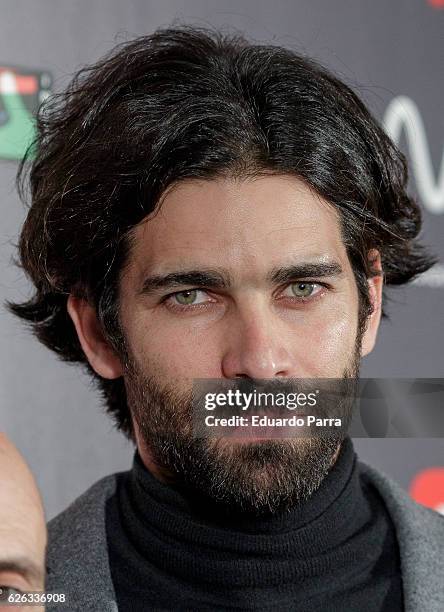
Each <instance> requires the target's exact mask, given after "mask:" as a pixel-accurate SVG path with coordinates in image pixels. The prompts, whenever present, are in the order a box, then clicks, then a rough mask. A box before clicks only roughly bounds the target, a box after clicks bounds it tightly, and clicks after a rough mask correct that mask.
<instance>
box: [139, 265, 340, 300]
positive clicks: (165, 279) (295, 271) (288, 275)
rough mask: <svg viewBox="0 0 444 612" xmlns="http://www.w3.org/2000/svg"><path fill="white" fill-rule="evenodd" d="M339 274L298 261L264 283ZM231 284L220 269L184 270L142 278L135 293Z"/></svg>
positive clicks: (273, 272)
mask: <svg viewBox="0 0 444 612" xmlns="http://www.w3.org/2000/svg"><path fill="white" fill-rule="evenodd" d="M341 274H343V270H342V267H341V265H340V264H339V263H338V262H329V263H326V262H302V263H300V264H296V265H289V266H282V267H279V268H274V269H272V270H271V271H270V272H269V274H268V275H267V280H268V281H269V282H271V283H275V284H277V283H284V282H288V281H291V280H293V279H295V278H308V277H310V278H325V277H334V276H340V275H341ZM231 284H232V279H231V276H230V274H229V273H228V271H227V270H224V269H217V270H215V269H203V270H186V271H177V272H170V273H168V274H164V275H162V274H157V275H153V276H147V277H145V280H144V282H143V285H142V288H141V290H140V292H139V294H140V295H151V294H152V293H155V292H156V291H158V290H159V289H171V288H174V287H181V286H184V285H192V286H194V287H208V288H211V289H227V288H229V287H230V286H231Z"/></svg>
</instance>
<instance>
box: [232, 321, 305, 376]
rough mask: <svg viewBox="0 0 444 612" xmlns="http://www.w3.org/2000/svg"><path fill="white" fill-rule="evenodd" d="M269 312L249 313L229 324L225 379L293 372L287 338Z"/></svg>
mask: <svg viewBox="0 0 444 612" xmlns="http://www.w3.org/2000/svg"><path fill="white" fill-rule="evenodd" d="M271 316H272V315H271V314H268V316H267V313H254V314H253V313H250V316H249V317H248V320H247V321H245V320H237V321H236V323H235V324H234V325H232V326H230V334H229V335H228V342H229V346H228V348H227V350H226V351H225V354H224V356H223V359H222V372H223V375H224V376H225V377H226V378H252V379H256V378H257V379H260V378H274V377H276V376H281V377H289V376H291V375H292V369H293V368H294V363H293V359H292V355H291V353H290V351H289V350H288V346H287V343H288V342H289V338H288V337H287V338H286V337H285V333H284V330H283V329H282V327H280V326H279V325H278V324H277V323H276V322H273V321H271V320H270V318H271Z"/></svg>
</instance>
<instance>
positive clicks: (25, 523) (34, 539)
mask: <svg viewBox="0 0 444 612" xmlns="http://www.w3.org/2000/svg"><path fill="white" fill-rule="evenodd" d="M0 499H1V503H0V608H2V607H3V605H2V604H3V603H11V600H12V602H17V601H19V600H20V599H19V597H20V594H21V593H23V592H25V593H29V592H36V591H43V590H44V585H45V548H46V525H45V518H44V511H43V506H42V501H41V498H40V494H39V491H38V489H37V485H36V483H35V480H34V477H33V475H32V473H31V471H30V469H29V467H28V466H27V464H26V462H25V460H24V459H23V457H22V456H21V454H20V453H19V452H18V450H17V449H16V448H15V446H14V445H13V444H12V443H11V442H10V440H9V439H8V438H7V437H6V435H5V434H3V433H0ZM5 609H6V608H5ZM8 609H11V608H8ZM12 609H17V606H14V608H12ZM20 609H22V608H21V607H20ZM23 609H24V610H28V609H29V608H28V607H24V608H23ZM32 609H33V610H43V609H44V606H34V607H33V608H32Z"/></svg>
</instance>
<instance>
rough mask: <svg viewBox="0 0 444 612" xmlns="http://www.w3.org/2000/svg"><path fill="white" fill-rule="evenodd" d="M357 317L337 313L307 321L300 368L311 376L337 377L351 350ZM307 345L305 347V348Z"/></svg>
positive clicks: (346, 363) (340, 373)
mask: <svg viewBox="0 0 444 612" xmlns="http://www.w3.org/2000/svg"><path fill="white" fill-rule="evenodd" d="M356 326H357V318H356V316H354V315H353V314H352V313H350V312H346V311H343V312H341V311H340V310H338V311H336V312H333V313H329V314H328V315H327V316H323V317H321V318H319V320H318V321H315V322H313V321H312V322H311V324H310V327H309V329H308V330H307V335H308V347H309V348H308V350H307V351H306V358H305V359H304V358H303V357H302V359H303V360H304V362H305V363H304V366H305V367H304V369H306V370H307V371H308V372H310V374H309V375H310V376H313V377H317V376H319V377H332V378H334V377H337V376H341V375H342V373H343V370H344V368H345V367H346V366H347V365H348V364H349V361H350V359H351V358H352V356H353V354H354V351H355V342H356ZM306 346H307V345H306Z"/></svg>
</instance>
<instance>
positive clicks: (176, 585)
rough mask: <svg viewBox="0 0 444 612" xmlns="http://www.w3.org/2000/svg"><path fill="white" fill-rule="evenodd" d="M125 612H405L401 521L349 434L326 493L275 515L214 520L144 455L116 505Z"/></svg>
mask: <svg viewBox="0 0 444 612" xmlns="http://www.w3.org/2000/svg"><path fill="white" fill-rule="evenodd" d="M106 530H107V541H108V550H109V559H110V567H111V575H112V579H113V583H114V588H115V591H116V596H117V603H118V606H119V612H127V611H128V612H139V611H142V610H143V611H144V612H146V611H150V610H193V611H194V610H208V611H210V610H211V611H213V612H214V611H217V610H261V611H262V610H270V611H271V610H279V612H283V611H287V610H288V611H292V612H293V611H294V612H299V611H301V612H302V611H303V612H314V611H315V612H333V611H334V612H382V611H383V612H398V611H401V610H403V607H402V582H401V572H400V563H399V552H398V546H397V541H396V537H395V531H394V526H393V524H392V522H391V519H390V517H389V515H388V513H387V511H386V509H385V506H384V503H383V501H382V499H381V498H380V496H379V494H378V492H377V491H376V490H375V489H374V488H373V487H372V485H371V484H370V483H369V482H367V481H366V479H365V477H364V476H363V475H362V474H361V473H360V471H359V466H358V464H357V457H356V454H355V452H354V450H353V445H352V442H351V440H350V439H349V438H347V439H346V440H345V442H344V443H343V444H342V446H341V450H340V453H339V456H338V459H337V461H336V463H335V464H334V466H333V467H332V469H331V470H330V471H329V473H328V474H327V476H326V477H325V479H324V481H323V483H322V485H321V486H320V488H319V489H318V490H317V491H316V492H315V493H314V494H313V495H312V497H311V498H310V499H309V500H307V501H306V502H304V503H303V504H301V505H299V506H297V507H295V508H294V509H293V510H291V511H290V512H286V513H285V514H282V515H280V516H274V517H271V518H262V519H254V518H253V519H251V520H248V521H245V520H243V521H234V520H232V521H231V524H227V522H226V521H225V522H222V520H220V521H219V520H218V519H216V518H215V513H214V508H205V507H202V505H201V504H199V506H198V507H196V504H195V501H193V500H192V499H189V498H187V496H186V495H184V494H183V493H181V492H179V491H178V490H176V489H174V488H172V487H170V486H167V485H165V484H163V483H161V482H160V481H158V480H157V479H156V478H155V477H154V476H152V474H151V473H150V472H149V471H148V470H147V469H146V468H145V467H144V465H143V464H142V461H141V459H140V457H139V456H138V455H137V454H136V456H135V459H134V465H133V468H132V470H130V471H129V472H126V473H123V474H120V475H119V477H118V487H117V492H116V494H115V495H114V496H113V497H112V498H111V499H110V500H109V502H108V505H107V510H106Z"/></svg>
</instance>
